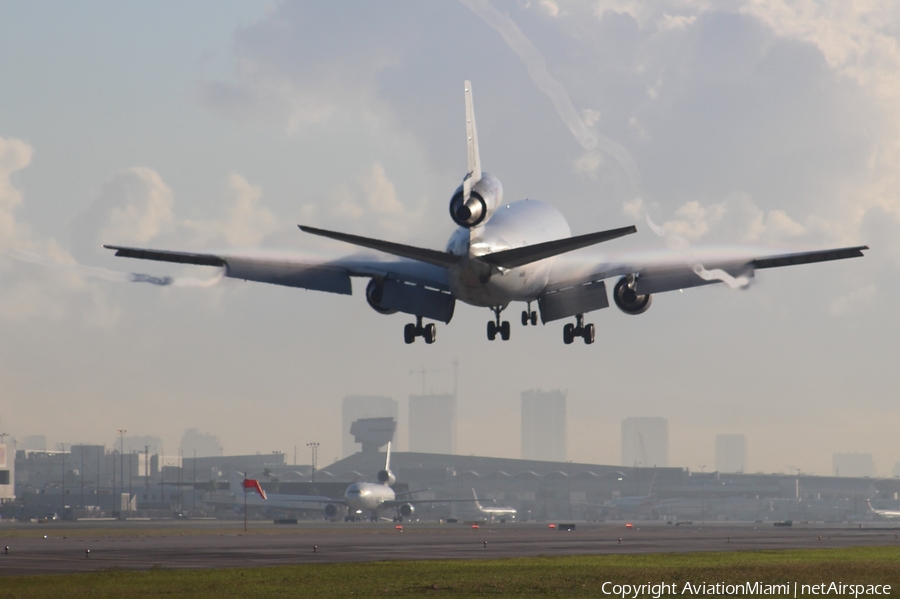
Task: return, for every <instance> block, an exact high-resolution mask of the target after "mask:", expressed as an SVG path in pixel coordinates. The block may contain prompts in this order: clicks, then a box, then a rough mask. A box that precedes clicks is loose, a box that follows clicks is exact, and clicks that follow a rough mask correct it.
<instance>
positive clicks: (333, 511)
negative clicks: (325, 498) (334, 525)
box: [325, 503, 338, 518]
mask: <svg viewBox="0 0 900 599" xmlns="http://www.w3.org/2000/svg"><path fill="white" fill-rule="evenodd" d="M337 513H338V506H336V505H334V504H333V503H329V504H328V505H326V506H325V515H326V516H327V517H329V518H334V517H335V516H337Z"/></svg>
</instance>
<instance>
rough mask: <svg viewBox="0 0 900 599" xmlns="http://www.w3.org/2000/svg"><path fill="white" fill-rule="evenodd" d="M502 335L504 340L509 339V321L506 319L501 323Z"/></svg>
mask: <svg viewBox="0 0 900 599" xmlns="http://www.w3.org/2000/svg"><path fill="white" fill-rule="evenodd" d="M500 337H501V338H502V339H503V340H504V341H509V321H508V320H504V321H503V322H501V323H500Z"/></svg>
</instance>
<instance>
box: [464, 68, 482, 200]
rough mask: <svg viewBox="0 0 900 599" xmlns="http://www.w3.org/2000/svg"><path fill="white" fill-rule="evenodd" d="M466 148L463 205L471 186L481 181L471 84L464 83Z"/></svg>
mask: <svg viewBox="0 0 900 599" xmlns="http://www.w3.org/2000/svg"><path fill="white" fill-rule="evenodd" d="M465 88H466V146H467V147H468V151H469V159H468V166H469V172H468V173H467V174H466V178H465V179H464V180H463V203H465V201H466V200H468V199H469V195H470V194H471V193H472V186H474V185H475V184H476V183H478V182H479V181H480V180H481V156H479V154H478V130H477V129H476V127H475V103H474V102H473V101H472V82H470V81H466V83H465Z"/></svg>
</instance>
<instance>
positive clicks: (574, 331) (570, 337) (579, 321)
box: [563, 314, 596, 345]
mask: <svg viewBox="0 0 900 599" xmlns="http://www.w3.org/2000/svg"><path fill="white" fill-rule="evenodd" d="M595 332H596V331H595V329H594V325H593V324H584V314H578V315H577V316H575V324H572V323H571V322H570V323H568V324H566V326H564V327H563V343H565V344H566V345H571V344H572V342H573V341H575V337H581V338H582V339H584V344H585V345H590V344H591V343H593V342H594V335H595Z"/></svg>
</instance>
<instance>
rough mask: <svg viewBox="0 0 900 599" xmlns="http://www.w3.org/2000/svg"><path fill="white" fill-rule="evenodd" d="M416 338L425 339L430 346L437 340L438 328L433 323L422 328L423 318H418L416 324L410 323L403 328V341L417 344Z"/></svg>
mask: <svg viewBox="0 0 900 599" xmlns="http://www.w3.org/2000/svg"><path fill="white" fill-rule="evenodd" d="M416 337H423V338H424V339H425V343H428V344H429V345H430V344H432V343H434V340H435V339H437V327H436V326H435V324H434V323H433V322H430V323H428V324H426V325H425V326H422V317H421V316H416V322H415V324H413V323H409V324H408V325H406V326H405V327H403V340H404V341H405V342H406V343H407V344H410V343H415V341H416Z"/></svg>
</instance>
